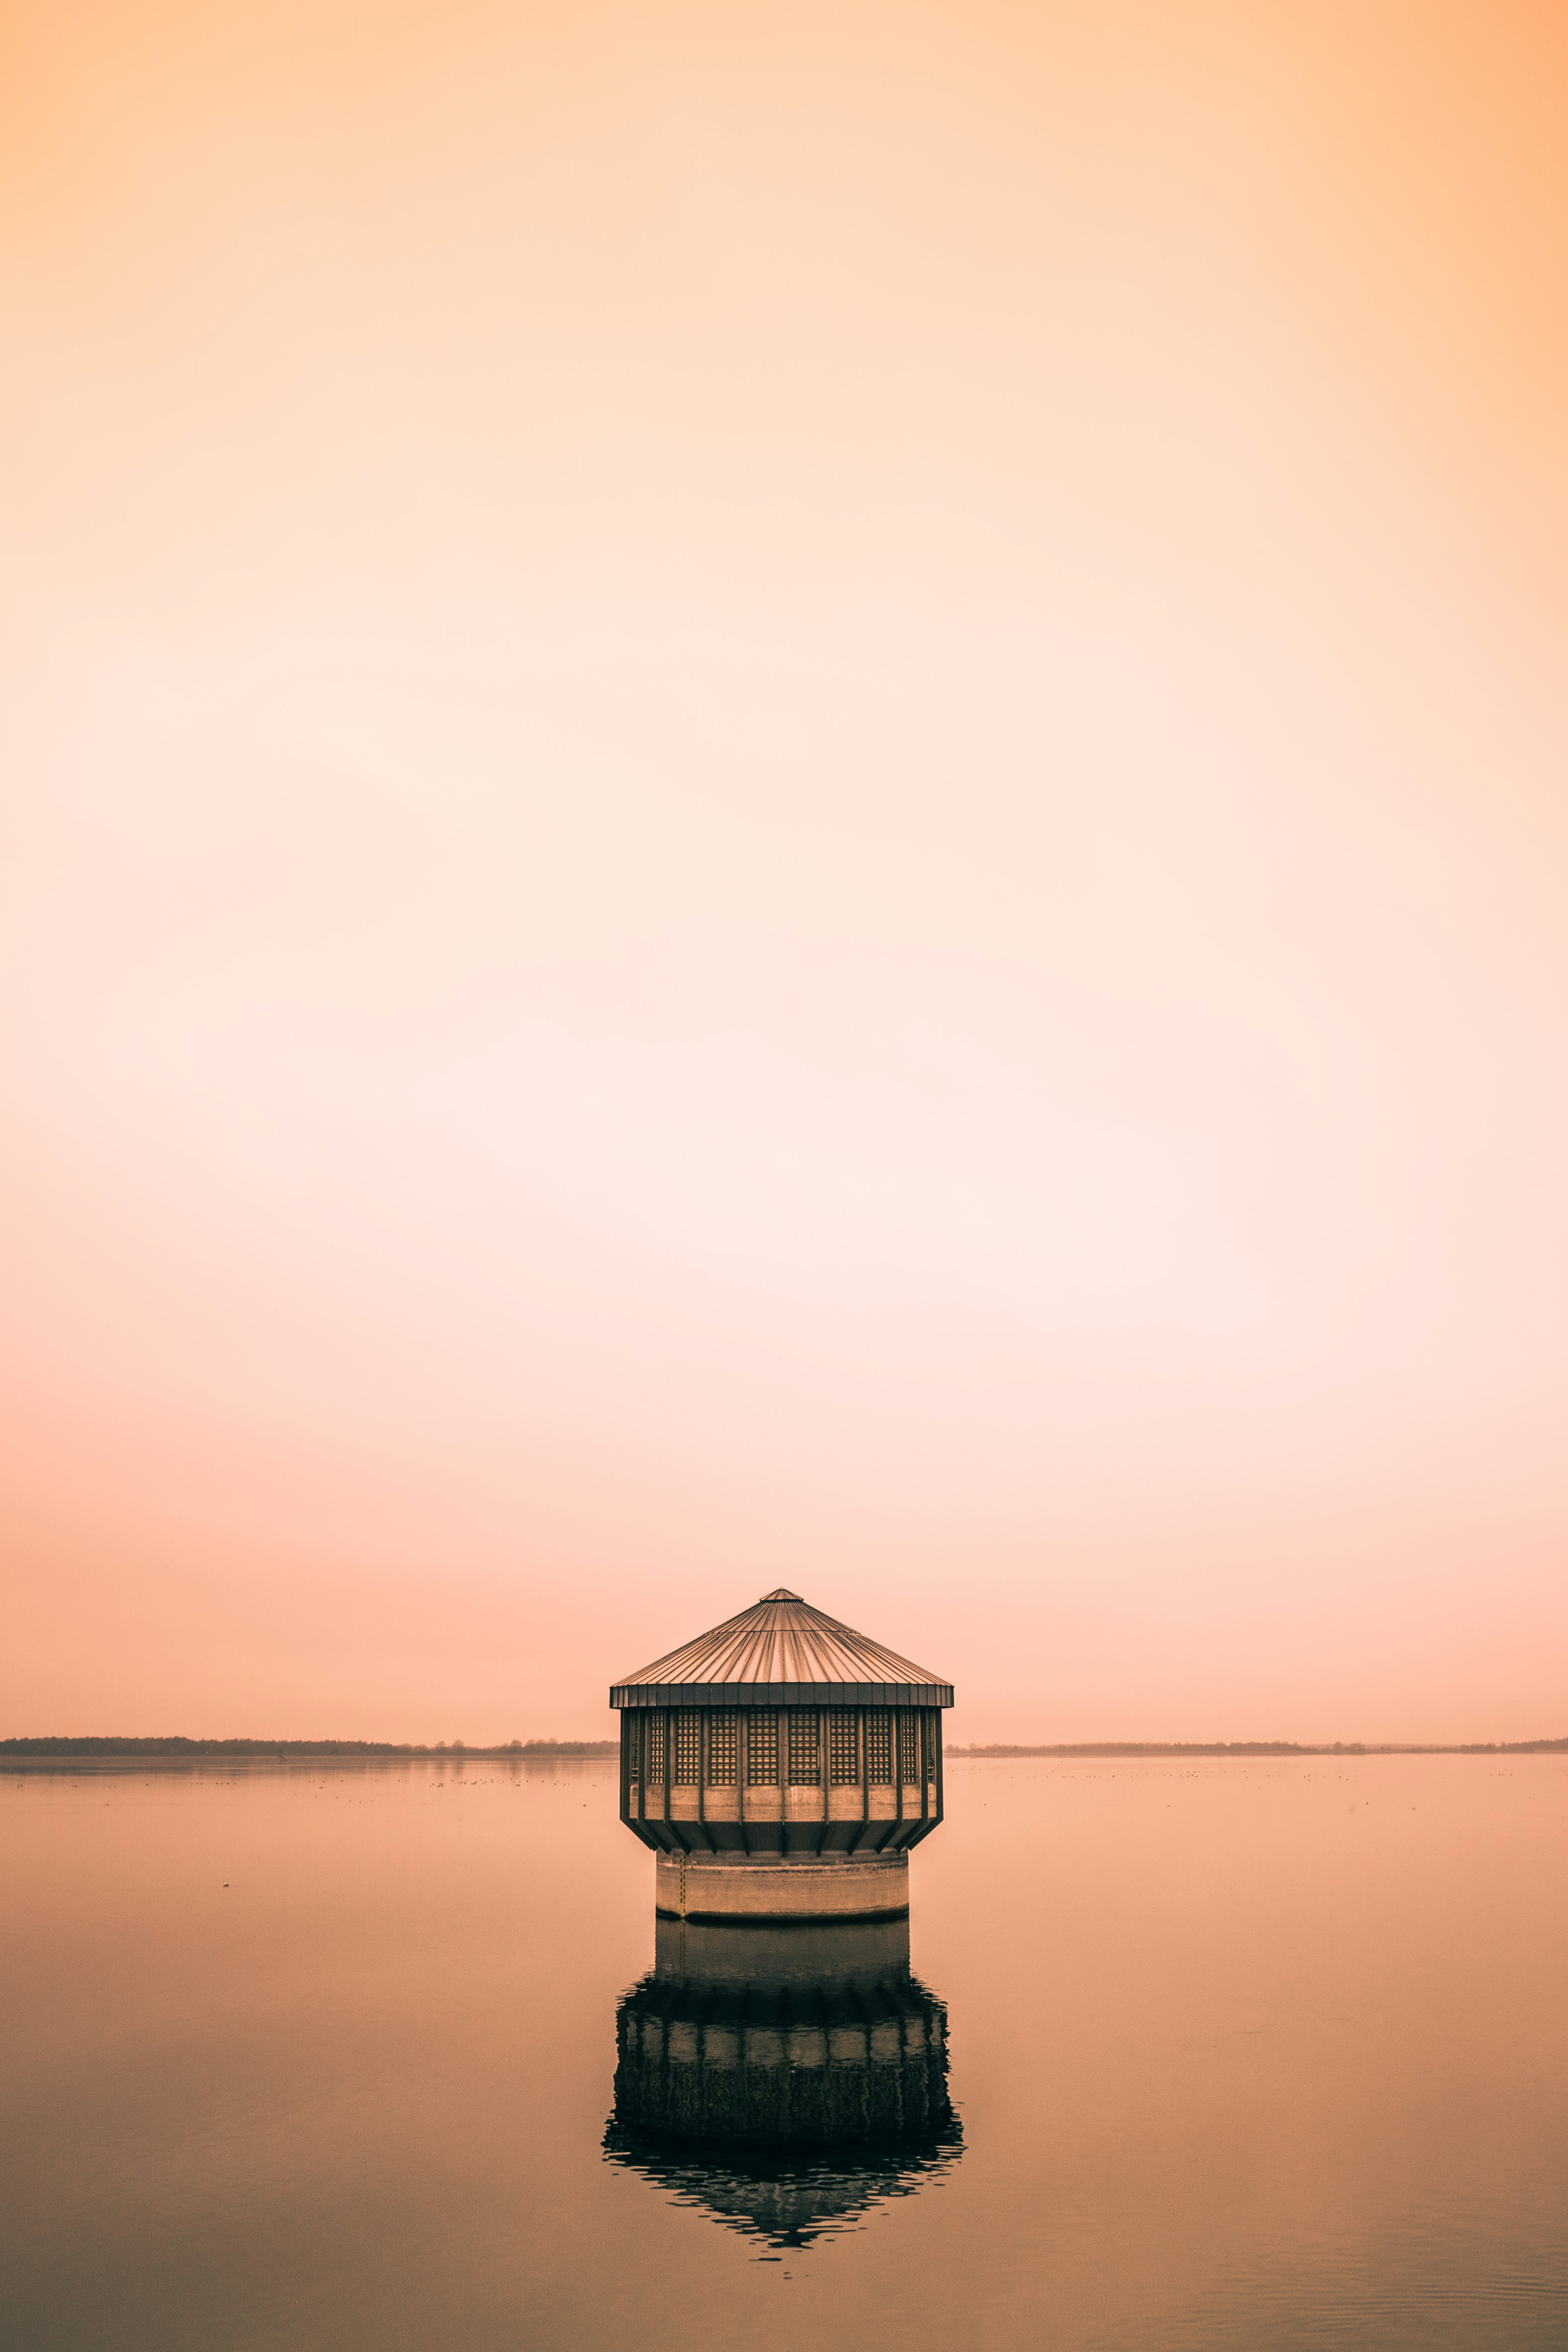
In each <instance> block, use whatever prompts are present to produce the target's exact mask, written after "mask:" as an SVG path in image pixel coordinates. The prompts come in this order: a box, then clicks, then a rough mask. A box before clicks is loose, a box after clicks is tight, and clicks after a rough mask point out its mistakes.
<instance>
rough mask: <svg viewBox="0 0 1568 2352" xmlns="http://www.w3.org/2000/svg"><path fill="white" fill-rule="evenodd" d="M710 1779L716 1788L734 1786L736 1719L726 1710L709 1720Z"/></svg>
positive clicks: (721, 1709) (721, 1710)
mask: <svg viewBox="0 0 1568 2352" xmlns="http://www.w3.org/2000/svg"><path fill="white" fill-rule="evenodd" d="M708 1778H709V1780H710V1783H711V1785H712V1786H713V1787H715V1788H732V1787H733V1786H734V1780H735V1718H734V1716H733V1715H732V1714H731V1713H730V1712H729V1711H728V1710H727V1709H725V1708H720V1709H719V1710H718V1712H717V1713H715V1714H713V1715H710V1717H709V1718H708Z"/></svg>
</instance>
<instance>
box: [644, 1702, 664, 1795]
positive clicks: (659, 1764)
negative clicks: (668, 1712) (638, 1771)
mask: <svg viewBox="0 0 1568 2352" xmlns="http://www.w3.org/2000/svg"><path fill="white" fill-rule="evenodd" d="M643 1729H644V1732H645V1734H646V1739H647V1777H648V1779H649V1780H650V1781H651V1782H652V1784H653V1786H654V1787H655V1788H656V1789H659V1788H662V1787H663V1786H664V1717H663V1715H662V1714H658V1713H656V1714H652V1715H647V1716H645V1717H643Z"/></svg>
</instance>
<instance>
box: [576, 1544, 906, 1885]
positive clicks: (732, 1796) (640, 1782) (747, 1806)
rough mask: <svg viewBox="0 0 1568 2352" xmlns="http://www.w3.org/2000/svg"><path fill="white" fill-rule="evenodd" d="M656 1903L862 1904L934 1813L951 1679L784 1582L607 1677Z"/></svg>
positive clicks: (896, 1876)
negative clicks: (691, 1637)
mask: <svg viewBox="0 0 1568 2352" xmlns="http://www.w3.org/2000/svg"><path fill="white" fill-rule="evenodd" d="M610 1705H611V1706H615V1707H618V1708H619V1709H620V1711H621V1819H622V1821H624V1822H625V1823H626V1827H627V1828H628V1829H629V1830H630V1831H631V1832H632V1833H633V1835H634V1836H636V1837H639V1838H641V1839H642V1841H643V1843H644V1844H645V1845H650V1846H652V1847H654V1848H655V1849H656V1851H657V1853H658V1864H657V1869H656V1895H655V1901H656V1904H657V1907H658V1910H659V1911H660V1912H661V1913H662V1914H664V1915H666V1916H670V1917H677V1918H686V1919H697V1920H719V1919H751V1920H759V1919H768V1918H774V1919H777V1918H838V1919H845V1918H860V1919H866V1918H876V1917H886V1916H889V1915H890V1914H896V1913H898V1912H900V1911H904V1910H907V1909H908V1907H909V1853H910V1848H911V1847H912V1846H915V1845H918V1844H919V1843H920V1841H921V1838H924V1837H929V1836H930V1834H931V1831H932V1830H933V1829H935V1827H936V1825H937V1823H938V1822H940V1821H941V1819H942V1708H943V1707H946V1706H952V1684H951V1683H944V1682H939V1681H938V1680H937V1678H936V1676H935V1675H931V1674H930V1673H928V1672H927V1670H926V1668H925V1667H923V1666H917V1665H915V1664H912V1663H911V1661H910V1659H908V1658H904V1657H900V1655H899V1654H898V1653H897V1652H896V1651H894V1650H889V1649H885V1648H884V1647H883V1646H882V1644H881V1643H879V1642H872V1641H868V1639H867V1637H866V1635H865V1634H864V1633H855V1632H854V1631H853V1630H852V1628H851V1627H849V1626H847V1625H841V1624H839V1623H838V1622H837V1619H836V1618H832V1617H826V1616H824V1614H823V1613H822V1612H821V1610H819V1609H813V1608H812V1607H811V1606H810V1604H809V1603H808V1602H806V1601H803V1600H802V1599H801V1598H800V1596H799V1594H798V1593H795V1592H788V1591H784V1589H783V1588H782V1587H781V1588H780V1589H779V1590H778V1591H774V1592H769V1593H766V1594H764V1595H763V1599H762V1600H761V1601H758V1602H757V1603H756V1605H755V1606H754V1607H753V1608H751V1609H743V1610H742V1612H741V1613H740V1615H739V1616H738V1617H731V1618H729V1619H728V1620H727V1621H726V1622H724V1623H723V1624H722V1625H716V1626H715V1627H714V1628H713V1630H712V1632H711V1633H703V1634H700V1636H699V1637H698V1639H697V1640H696V1641H694V1642H689V1643H686V1645H685V1647H684V1648H682V1649H679V1650H672V1651H671V1652H670V1653H669V1654H668V1656H667V1657H663V1658H656V1659H655V1660H654V1662H653V1664H651V1665H648V1666H643V1667H641V1668H640V1669H639V1670H638V1672H637V1673H636V1674H634V1675H627V1676H626V1679H625V1681H624V1682H619V1683H616V1684H615V1685H613V1686H612V1688H611V1691H610Z"/></svg>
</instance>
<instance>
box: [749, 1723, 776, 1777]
mask: <svg viewBox="0 0 1568 2352" xmlns="http://www.w3.org/2000/svg"><path fill="white" fill-rule="evenodd" d="M778 1778H779V1726H778V1717H777V1716H776V1715H754V1716H752V1722H751V1729H750V1732H749V1734H748V1736H747V1739H746V1779H747V1780H748V1781H749V1782H750V1783H751V1785H752V1788H763V1789H766V1788H777V1786H778Z"/></svg>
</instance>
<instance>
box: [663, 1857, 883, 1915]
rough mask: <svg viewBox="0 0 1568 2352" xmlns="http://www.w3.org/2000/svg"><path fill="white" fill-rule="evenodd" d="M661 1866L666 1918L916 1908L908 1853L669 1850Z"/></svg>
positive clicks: (863, 1912)
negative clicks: (809, 1853)
mask: <svg viewBox="0 0 1568 2352" xmlns="http://www.w3.org/2000/svg"><path fill="white" fill-rule="evenodd" d="M654 1872H655V1876H654V1906H655V1908H656V1909H657V1911H658V1913H659V1916H661V1917H662V1918H666V1919H696V1920H703V1921H714V1922H718V1921H722V1920H744V1919H882V1918H889V1917H897V1916H899V1915H900V1913H903V1912H907V1911H908V1909H909V1907H910V1860H909V1856H908V1854H905V1853H868V1854H811V1855H805V1854H802V1855H799V1856H796V1855H792V1854H730V1853H716V1854H668V1853H661V1854H660V1855H659V1856H658V1860H657V1862H656V1863H655V1865H654Z"/></svg>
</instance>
